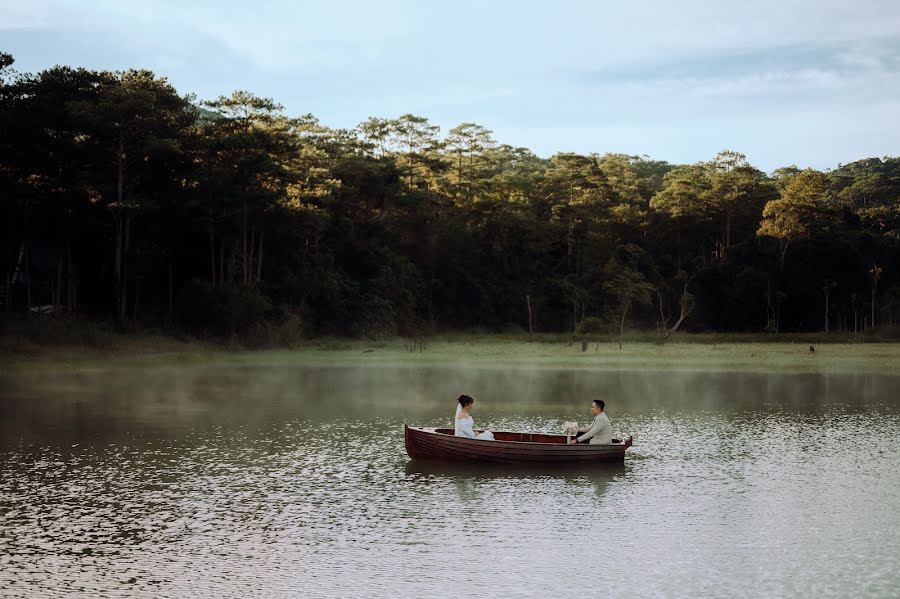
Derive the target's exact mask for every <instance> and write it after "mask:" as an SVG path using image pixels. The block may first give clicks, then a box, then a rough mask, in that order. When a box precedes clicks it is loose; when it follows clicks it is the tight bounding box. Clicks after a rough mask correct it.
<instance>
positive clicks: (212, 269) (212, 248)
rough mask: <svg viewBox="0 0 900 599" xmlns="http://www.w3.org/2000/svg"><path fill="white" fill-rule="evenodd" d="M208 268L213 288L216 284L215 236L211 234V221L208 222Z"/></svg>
mask: <svg viewBox="0 0 900 599" xmlns="http://www.w3.org/2000/svg"><path fill="white" fill-rule="evenodd" d="M209 266H210V272H211V273H212V279H211V280H212V284H213V286H215V284H216V243H215V236H214V233H213V223H212V219H210V221H209Z"/></svg>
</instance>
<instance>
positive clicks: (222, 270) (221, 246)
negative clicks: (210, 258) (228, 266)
mask: <svg viewBox="0 0 900 599" xmlns="http://www.w3.org/2000/svg"><path fill="white" fill-rule="evenodd" d="M223 284H225V239H222V241H221V242H219V285H223Z"/></svg>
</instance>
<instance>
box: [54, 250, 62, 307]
mask: <svg viewBox="0 0 900 599" xmlns="http://www.w3.org/2000/svg"><path fill="white" fill-rule="evenodd" d="M62 273H63V257H62V249H60V251H59V253H58V254H57V255H56V289H54V292H53V310H54V312H59V310H60V308H62Z"/></svg>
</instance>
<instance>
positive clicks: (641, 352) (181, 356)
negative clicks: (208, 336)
mask: <svg viewBox="0 0 900 599" xmlns="http://www.w3.org/2000/svg"><path fill="white" fill-rule="evenodd" d="M848 337H849V339H852V340H853V341H854V342H848ZM822 338H823V336H822V335H796V336H793V337H789V336H781V337H780V338H777V339H773V338H772V337H771V336H765V335H738V334H727V335H726V334H682V335H679V336H678V337H676V338H675V339H674V340H673V341H670V342H669V343H668V344H666V345H664V346H662V347H660V346H657V345H656V344H654V343H653V342H651V341H649V339H652V336H651V335H648V334H642V333H633V334H631V335H629V336H627V337H626V339H625V342H624V345H623V347H622V349H619V348H618V343H617V339H615V338H612V337H609V338H604V339H601V340H600V341H599V342H598V341H591V342H590V344H589V345H588V347H587V351H582V344H581V342H580V341H576V342H575V343H571V344H570V343H569V338H568V337H567V336H564V335H541V336H536V337H535V341H534V342H533V343H530V342H528V339H527V336H522V335H514V334H510V335H489V334H462V333H459V334H448V335H435V336H433V337H431V338H429V339H426V340H425V341H424V348H422V347H419V346H418V345H417V346H416V347H413V344H412V342H411V341H410V340H408V339H403V338H393V339H386V340H382V341H377V342H374V341H362V340H358V341H354V340H346V339H319V340H310V341H305V342H303V343H302V344H300V345H299V346H297V347H294V348H292V349H271V350H246V349H243V348H237V347H232V348H228V347H226V346H223V345H221V344H214V343H206V342H202V341H197V340H178V339H175V338H173V337H168V336H165V335H149V334H144V335H116V334H108V337H107V338H105V339H104V341H103V342H102V343H100V344H79V343H71V342H70V343H67V344H48V343H35V342H32V341H29V340H27V339H24V338H22V337H16V336H14V335H9V334H8V335H6V336H5V337H4V338H3V341H2V343H0V366H2V367H3V368H16V369H28V370H31V369H60V368H62V369H65V368H75V369H94V368H115V367H130V366H131V367H134V366H137V367H139V366H141V365H147V366H149V365H156V366H160V365H171V366H179V365H184V366H190V365H202V364H212V363H216V364H229V363H233V364H235V365H260V366H264V365H266V366H285V367H289V366H302V365H326V364H344V365H359V366H370V367H377V366H387V365H392V366H396V365H431V366H436V365H446V364H452V365H457V366H470V367H473V368H477V367H497V366H504V365H508V366H510V367H513V366H519V367H534V368H576V369H581V368H590V369H627V370H640V369H654V370H669V369H672V370H729V371H762V372H785V371H787V372H821V371H838V372H877V373H882V374H890V373H892V372H895V371H898V370H900V343H888V342H865V343H862V342H859V340H861V339H862V338H860V337H853V336H847V335H842V336H841V335H832V336H831V339H833V340H834V341H835V342H824V343H823V342H822V341H823V339H822ZM829 341H830V339H829ZM810 345H813V346H814V347H815V352H810V349H809V348H810Z"/></svg>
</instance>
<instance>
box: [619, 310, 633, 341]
mask: <svg viewBox="0 0 900 599" xmlns="http://www.w3.org/2000/svg"><path fill="white" fill-rule="evenodd" d="M630 307H631V302H630V301H629V302H625V309H624V310H622V320H620V321H619V349H622V338H623V337H624V336H625V315H627V314H628V308H630Z"/></svg>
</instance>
